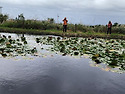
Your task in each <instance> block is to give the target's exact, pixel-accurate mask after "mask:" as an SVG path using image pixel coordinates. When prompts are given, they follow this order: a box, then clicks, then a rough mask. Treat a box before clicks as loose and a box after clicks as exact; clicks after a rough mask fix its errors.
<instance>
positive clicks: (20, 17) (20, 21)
mask: <svg viewBox="0 0 125 94" xmlns="http://www.w3.org/2000/svg"><path fill="white" fill-rule="evenodd" d="M16 21H17V23H18V27H23V28H24V23H25V17H24V16H23V14H20V15H18V17H16Z"/></svg>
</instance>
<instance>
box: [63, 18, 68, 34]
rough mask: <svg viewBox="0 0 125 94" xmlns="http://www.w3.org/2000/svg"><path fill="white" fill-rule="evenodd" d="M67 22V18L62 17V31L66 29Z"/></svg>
mask: <svg viewBox="0 0 125 94" xmlns="http://www.w3.org/2000/svg"><path fill="white" fill-rule="evenodd" d="M67 22H68V20H67V19H66V17H65V18H64V19H63V32H66V31H67Z"/></svg>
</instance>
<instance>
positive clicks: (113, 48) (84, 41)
mask: <svg viewBox="0 0 125 94" xmlns="http://www.w3.org/2000/svg"><path fill="white" fill-rule="evenodd" d="M36 42H37V43H41V44H42V45H52V47H51V48H50V50H51V51H55V52H60V53H62V55H63V56H65V55H71V56H72V55H74V56H82V55H84V54H88V55H89V57H90V58H91V59H92V60H93V61H94V62H95V63H97V64H100V63H104V64H106V65H108V66H110V67H112V68H115V67H117V66H119V67H120V68H119V69H120V70H125V40H120V39H117V40H114V39H99V38H93V39H92V38H77V37H71V38H67V37H63V38H61V37H41V38H36Z"/></svg>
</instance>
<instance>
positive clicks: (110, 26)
mask: <svg viewBox="0 0 125 94" xmlns="http://www.w3.org/2000/svg"><path fill="white" fill-rule="evenodd" d="M111 30H112V22H111V21H109V23H108V30H107V34H108V33H110V34H111Z"/></svg>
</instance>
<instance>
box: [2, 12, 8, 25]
mask: <svg viewBox="0 0 125 94" xmlns="http://www.w3.org/2000/svg"><path fill="white" fill-rule="evenodd" d="M7 19H8V15H3V14H0V23H3V22H4V21H6V20H7Z"/></svg>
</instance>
